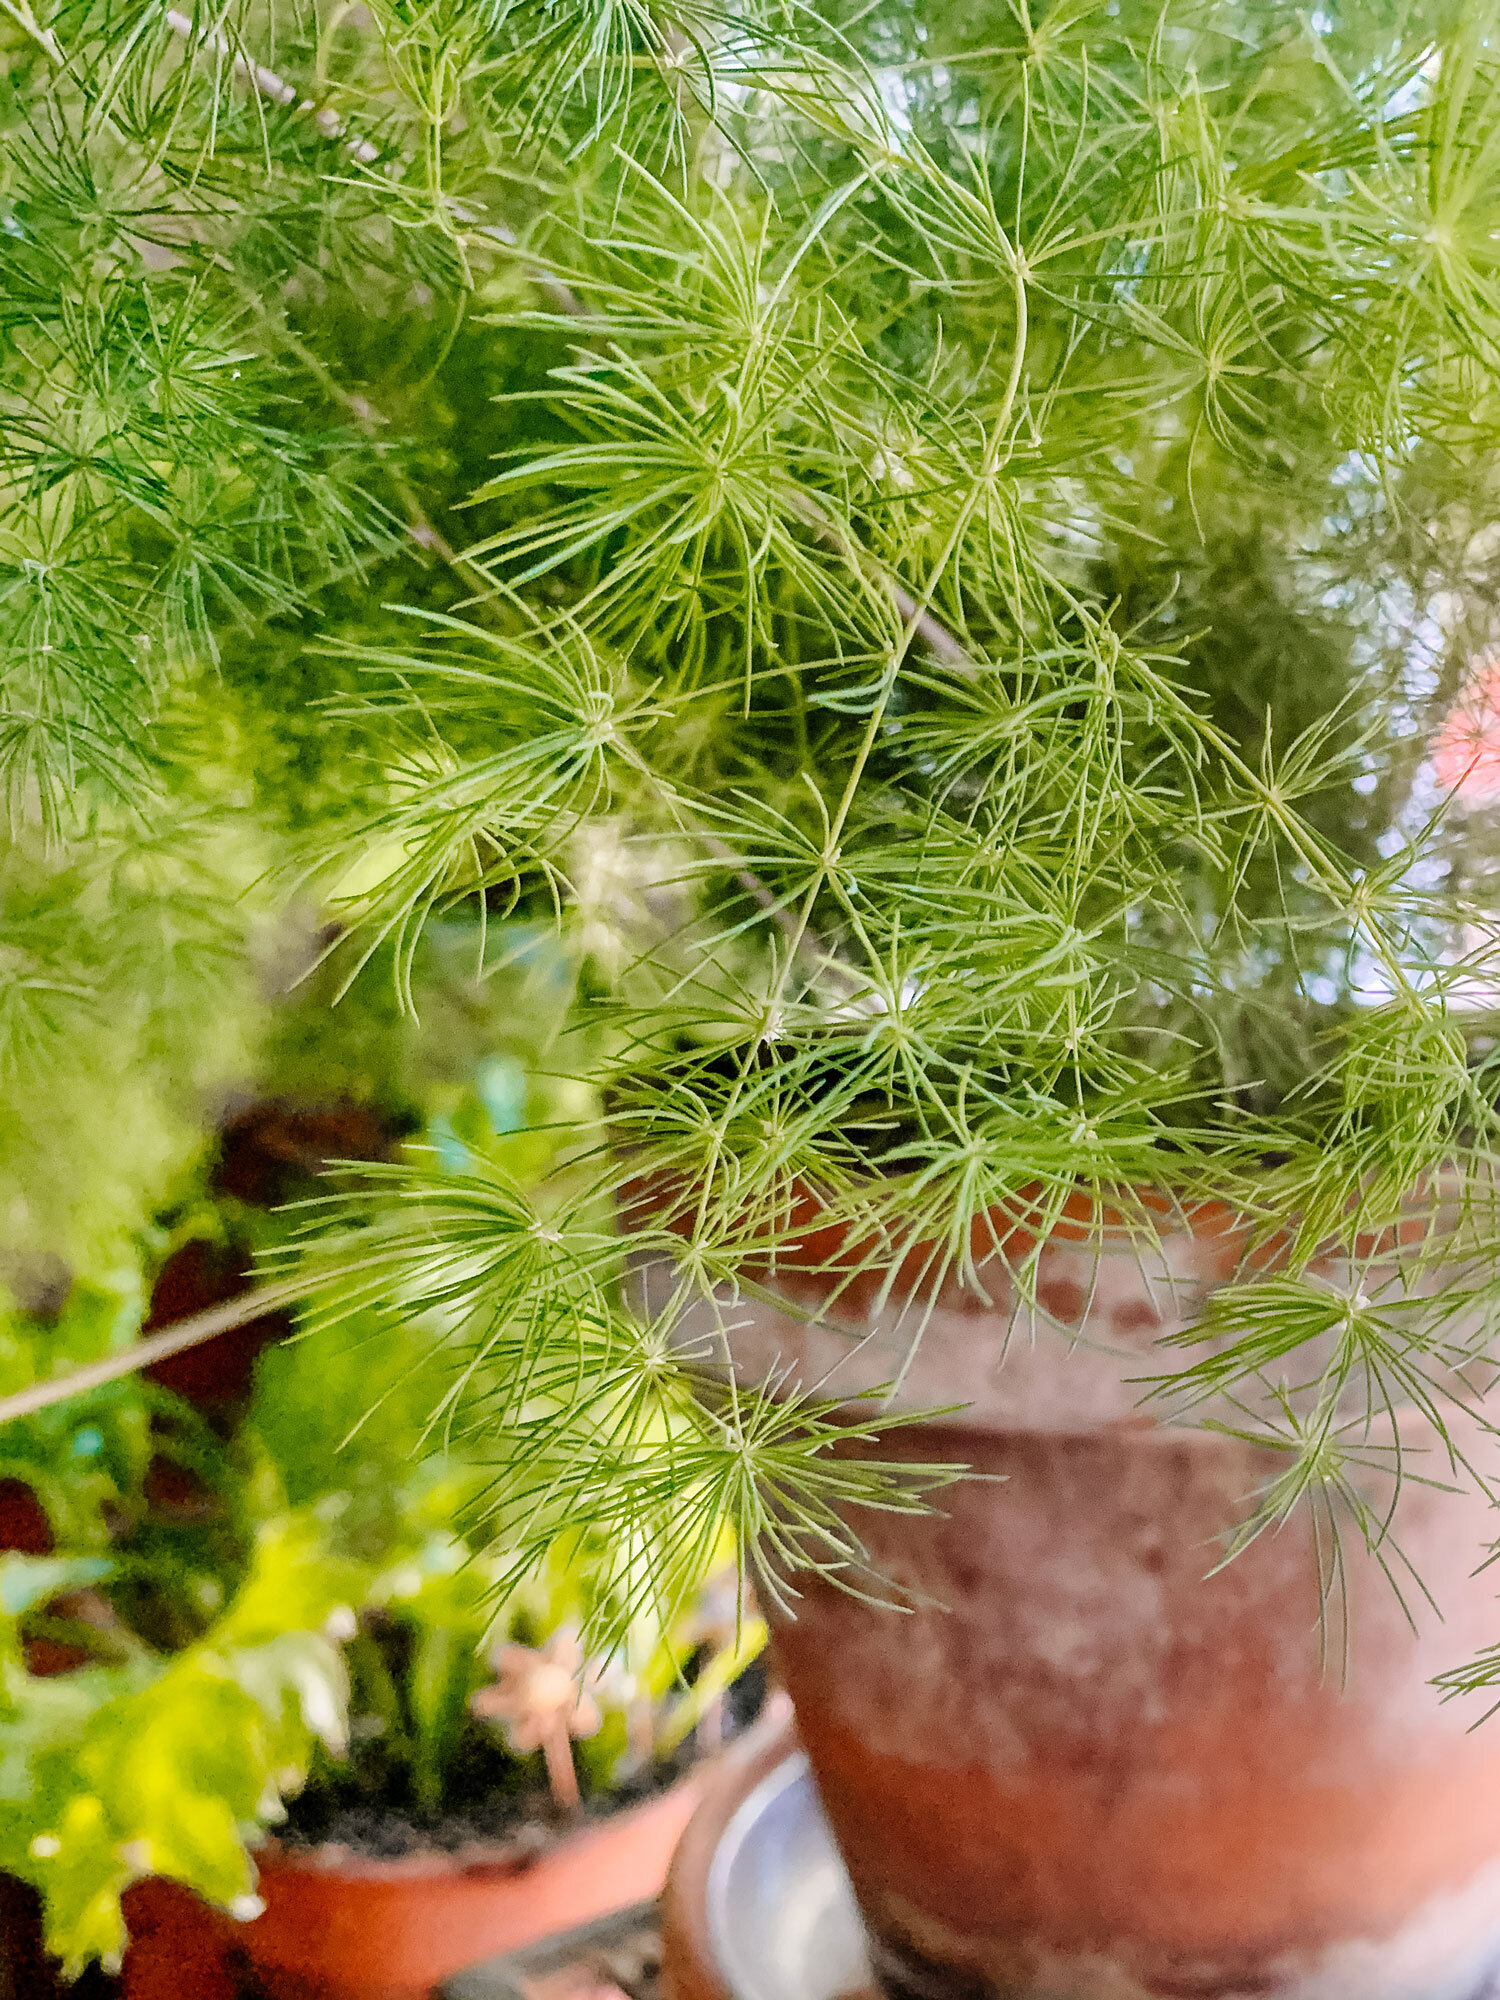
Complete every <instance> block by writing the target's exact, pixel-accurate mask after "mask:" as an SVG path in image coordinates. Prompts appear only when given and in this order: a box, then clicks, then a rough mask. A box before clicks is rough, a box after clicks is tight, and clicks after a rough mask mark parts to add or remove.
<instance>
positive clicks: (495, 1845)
mask: <svg viewBox="0 0 1500 2000" xmlns="http://www.w3.org/2000/svg"><path fill="white" fill-rule="evenodd" d="M431 1554H432V1551H431V1550H429V1551H428V1555H429V1559H430V1558H431ZM485 1584H486V1579H485V1577H484V1575H483V1572H479V1573H477V1574H476V1572H475V1571H474V1570H473V1569H472V1568H470V1569H467V1570H461V1571H454V1570H447V1569H444V1568H441V1567H440V1568H439V1569H438V1570H437V1571H436V1573H431V1572H430V1573H429V1574H427V1575H426V1576H424V1577H423V1578H422V1579H421V1582H420V1583H417V1581H416V1578H415V1577H414V1576H412V1575H407V1576H405V1577H398V1578H397V1579H396V1580H395V1583H394V1588H395V1590H396V1591H397V1592H400V1591H403V1590H404V1591H405V1592H406V1594H404V1595H394V1596H392V1597H391V1598H389V1599H388V1600H387V1601H386V1603H384V1604H383V1605H367V1606H366V1608H365V1610H364V1611H363V1612H362V1614H361V1619H360V1628H359V1631H358V1633H357V1634H356V1636H355V1637H354V1638H353V1639H352V1640H351V1641H350V1642H349V1644H348V1646H347V1648H346V1653H347V1656H348V1658H349V1660H350V1664H351V1669H352V1679H353V1690H354V1699H353V1705H352V1712H351V1744H350V1749H349V1750H348V1752H346V1753H345V1754H344V1755H343V1756H341V1757H338V1758H324V1759H322V1760H320V1762H319V1764H318V1767H317V1768H316V1770H315V1771H314V1773H313V1776H312V1778H311V1780H310V1782H309V1784H308V1785H307V1787H306V1788H305V1789H304V1790H303V1791H302V1792H301V1793H300V1794H299V1795H298V1796H297V1798H296V1799H295V1800H293V1801H291V1802H290V1805H289V1809H288V1817H287V1819H286V1821H285V1822H284V1823H283V1824H282V1825H281V1826H280V1827H278V1828H277V1829H275V1830H274V1832H273V1834H272V1837H271V1838H270V1839H269V1840H268V1841H267V1842H265V1843H263V1844H262V1846H261V1847H260V1848H259V1849H258V1850H257V1853H256V1857H255V1859H256V1867H257V1894H258V1897H259V1898H260V1900H261V1902H262V1903H263V1904H264V1910H263V1913H262V1914H261V1915H259V1916H258V1917H256V1918H255V1919H254V1921H252V1922H250V1923H247V1924H244V1925H239V1926H231V1927H230V1928H229V1929H227V1930H223V1933H222V1934H223V1935H224V1937H225V1940H226V1947H227V1959H228V1962H229V1963H230V1964H239V1965H241V1966H245V1967H248V1968H249V1969H250V1971H251V1972H252V1973H253V1975H254V1979H255V1981H256V1983H257V1985H258V1987H259V1988H260V1989H261V1990H264V1991H265V1992H267V1993H268V1994H269V1995H272V1996H275V1995H280V1994H286V1995H292V1994H299V1993H302V1992H305V1991H315V1992H318V1993H327V1994H329V1995H331V1996H332V1995H339V1994H347V1995H349V1996H351V2000H352V1996H356V1995H358V1996H361V1997H362V2000H363V1996H373V1995H376V1994H379V1995H380V1996H382V2000H385V1996H389V2000H397V1996H401V2000H418V1996H422V1995H426V1994H428V1993H429V1992H430V1991H431V1989H432V1988H433V1986H434V1985H435V1984H436V1983H437V1982H438V1981H440V1980H441V1979H443V1978H446V1977H448V1976H450V1975H452V1974H453V1973H456V1972H459V1971H461V1970H463V1969H465V1968H466V1967H468V1966H470V1965H472V1964H475V1963H477V1962H478V1961H479V1960H481V1959H483V1958H486V1957H488V1956H490V1955H492V1954H493V1953H495V1952H499V1951H505V1950H511V1949H516V1948H519V1947H521V1946H524V1945H527V1944H531V1943H534V1942H536V1941H537V1940H538V1939H540V1938H543V1937H546V1936H548V1935H550V1934H551V1933H553V1932H558V1931H566V1930H570V1929H573V1928H575V1927H576V1926H578V1925H580V1924H583V1923H586V1922H589V1921H591V1920H593V1919H595V1918H598V1917H602V1916H606V1915H609V1914H611V1913H613V1912H614V1911H616V1910H620V1909H624V1908H627V1907H629V1906H631V1905H633V1904H636V1903H640V1902H644V1901H647V1900H649V1899H650V1898H651V1897H653V1896H654V1895H656V1894H657V1892H658V1891H659V1890H660V1888H661V1885H662V1882H663V1880H664V1878H665V1875H666V1870H667V1864H668V1862H669V1860H670V1858H671V1855H672V1852H673V1850H674V1848H675V1846H676V1843H677V1840H678V1838H679V1836H680V1834H681V1832H682V1830H683V1828H684V1826H685V1825H686V1823H687V1820H688V1818H689V1817H690V1815H691V1813H692V1810H693V1808H694V1807H695V1805H696V1803H697V1800H698V1797H699V1795H700V1791H701V1783H702V1775H703V1774H702V1771H701V1769H694V1753H695V1748H696V1746H695V1740H694V1739H695V1736H696V1735H697V1732H698V1729H699V1724H700V1719H701V1718H702V1716H703V1715H704V1713H705V1711H706V1710H709V1709H710V1708H713V1707H715V1706H716V1704H720V1703H721V1702H722V1699H723V1691H724V1688H725V1684H726V1682H727V1681H729V1680H730V1679H731V1678H732V1677H733V1675H734V1673H735V1672H736V1670H738V1669H739V1668H741V1667H743V1666H744V1665H746V1664H747V1663H748V1661H749V1659H750V1658H751V1657H753V1653H754V1651H755V1649H756V1645H757V1644H758V1634H757V1633H756V1631H755V1630H754V1629H753V1627H751V1628H746V1629H744V1630H742V1631H741V1632H740V1633H738V1634H736V1632H735V1630H734V1623H733V1618H732V1617H731V1621H730V1626H729V1629H728V1631H727V1632H726V1631H713V1632H711V1633H710V1632H707V1631H705V1629H704V1628H703V1626H702V1623H701V1619H700V1617H699V1616H698V1614H697V1613H696V1612H691V1613H689V1614H688V1615H686V1616H684V1617H683V1618H681V1619H680V1620H679V1621H678V1623H677V1628H676V1629H675V1630H674V1631H673V1632H671V1633H668V1634H662V1635H660V1636H659V1637H658V1638H657V1639H656V1642H655V1644H654V1645H652V1646H650V1647H649V1648H648V1649H647V1657H645V1658H642V1657H641V1642H642V1635H641V1634H640V1633H639V1632H637V1633H636V1634H634V1635H633V1636H634V1639H635V1645H634V1646H633V1647H632V1646H630V1645H627V1648H626V1654H625V1658H627V1659H628V1658H629V1657H630V1655H631V1654H632V1653H634V1654H635V1659H636V1664H635V1667H634V1669H631V1668H629V1667H627V1666H626V1665H625V1664H624V1663H623V1661H622V1659H620V1658H617V1659H616V1660H615V1661H613V1662H612V1663H610V1664H608V1665H605V1664H603V1663H597V1662H596V1663H594V1664H593V1666H592V1667H591V1666H590V1665H589V1663H588V1662H587V1661H586V1660H585V1657H584V1654H583V1650H582V1647H581V1646H580V1644H579V1641H578V1639H577V1637H576V1629H577V1628H576V1625H575V1624H573V1623H563V1624H559V1625H551V1620H552V1618H554V1617H556V1616H558V1615H559V1614H560V1612H561V1610H562V1609H563V1608H564V1607H565V1606H566V1605H567V1603H568V1601H569V1599H570V1598H571V1599H574V1600H575V1602H576V1597H577V1579H576V1578H575V1579H571V1580H570V1579H567V1578H565V1577H564V1578H560V1579H558V1580H557V1581H555V1582H553V1583H552V1584H551V1585H550V1587H546V1588H544V1589H541V1590H538V1591H535V1592H532V1593H528V1596H529V1598H530V1603H529V1605H526V1604H521V1605H520V1606H519V1608H518V1609H517V1610H516V1612H515V1614H514V1616H513V1622H512V1623H511V1628H510V1629H511V1632H512V1634H513V1635H519V1634H520V1633H523V1632H524V1633H526V1634H527V1635H528V1636H527V1638H525V1639H523V1638H521V1637H520V1636H510V1637H503V1636H501V1637H499V1638H497V1637H495V1635H494V1634H493V1633H490V1632H488V1631H487V1627H488V1625H489V1623H490V1621H491V1619H492V1615H493V1598H492V1594H491V1593H490V1592H488V1591H487V1590H486V1588H485ZM413 1586H415V1587H413ZM559 1586H560V1587H559ZM730 1596H731V1602H732V1598H733V1592H732V1591H731V1593H730ZM515 1601H516V1600H513V1602H515ZM548 1627H550V1629H549V1630H548V1633H547V1636H546V1637H542V1636H541V1633H542V1630H543V1629H544V1628H548ZM533 1641H535V1643H533ZM685 1662H686V1663H689V1664H690V1665H691V1667H692V1669H693V1680H692V1683H691V1684H688V1683H685V1682H683V1681H682V1680H681V1678H680V1677H681V1672H682V1668H683V1665H684V1663H685ZM714 1740H715V1741H717V1733H716V1734H715V1739H714Z"/></svg>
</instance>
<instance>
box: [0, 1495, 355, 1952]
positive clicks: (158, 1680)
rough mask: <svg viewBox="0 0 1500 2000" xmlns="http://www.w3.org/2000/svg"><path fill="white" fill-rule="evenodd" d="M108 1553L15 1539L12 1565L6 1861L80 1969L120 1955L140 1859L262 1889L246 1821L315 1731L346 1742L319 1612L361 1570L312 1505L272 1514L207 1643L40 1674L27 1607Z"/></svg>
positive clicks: (295, 1778)
mask: <svg viewBox="0 0 1500 2000" xmlns="http://www.w3.org/2000/svg"><path fill="white" fill-rule="evenodd" d="M108 1567H109V1566H108V1565H107V1564H104V1563H99V1564H94V1565H90V1564H88V1563H86V1562H80V1561H79V1560H78V1559H76V1558H75V1559H73V1560H72V1561H71V1562H58V1561H54V1560H52V1559H50V1558H47V1557H29V1556H19V1555H7V1556H6V1557H4V1559H3V1576H0V1595H3V1600H4V1606H5V1611H6V1613H7V1614H8V1616H7V1620H6V1627H5V1633H4V1647H5V1650H4V1654H3V1658H0V1674H3V1701H4V1706H5V1710H6V1722H5V1751H4V1756H3V1761H0V1862H3V1865H4V1867H6V1868H7V1869H8V1870H10V1871H11V1872H12V1873H14V1874H17V1875H20V1876H23V1877H24V1878H26V1879H27V1880H29V1881H32V1882H35V1883H36V1884H37V1885H38V1887H39V1888H40V1889H41V1890H42V1892H43V1894H44V1896H45V1898H46V1904H47V1926H48V1939H49V1942H50V1943H51V1945H52V1948H53V1949H54V1950H55V1951H56V1952H57V1953H58V1954H59V1956H60V1957H61V1958H62V1959H63V1960H64V1962H65V1964H66V1965H67V1966H69V1967H71V1968H72V1969H74V1970H75V1971H76V1970H77V1968H79V1967H80V1966H82V1965H83V1964H84V1963H86V1962H87V1961H88V1960H89V1959H91V1958H96V1957H97V1958H102V1959H104V1960H105V1961H106V1962H112V1961H117V1960H118V1957H119V1954H120V1952H121V1950H122V1948H123V1945H124V1928H123V1924H122V1920H121V1916H120V1905H119V1899H120V1895H121V1893H122V1891H123V1890H124V1889H125V1888H127V1887H128V1886H129V1884H130V1883H131V1882H132V1881H135V1880H137V1879H138V1878H139V1877H140V1876H142V1875H148V1874H163V1875H170V1876H173V1877H175V1878H176V1879H177V1880H179V1881H185V1882H189V1883H191V1884H192V1885H193V1887H195V1888H196V1889H198V1890H199V1891H200V1892H201V1893H203V1894H204V1895H207V1896H211V1897H213V1898H215V1899H216V1900H218V1901H220V1902H223V1903H227V1904H230V1905H234V1904H236V1903H242V1902H243V1899H245V1898H247V1897H249V1896H250V1895H251V1894H252V1892H253V1889H254V1871H253V1868H252V1866H251V1863H250V1859H249V1857H248V1855H247V1853H246V1851H245V1833H246V1830H247V1829H251V1828H254V1827H255V1826H256V1825H257V1824H262V1825H263V1824H264V1823H265V1821H266V1820H267V1819H268V1818H274V1817H275V1816H276V1813H277V1810H278V1800H279V1796H280V1793H281V1792H282V1791H283V1790H284V1789H286V1788H287V1787H295V1786H296V1784H297V1783H298V1782H299V1780H300V1777H301V1776H302V1775H303V1774H305V1772H306V1770H307V1767H308V1765H309V1763H310V1761H311V1756H312V1749H313V1745H314V1742H315V1741H318V1740H321V1741H322V1742H323V1743H324V1744H325V1745H326V1747H327V1748H328V1749H330V1750H337V1749H338V1748H339V1747H340V1746H341V1744H342V1742H343V1730H344V1711H345V1707H346V1698H347V1691H346V1686H345V1677H344V1667H343V1661H342V1659H341V1657H340V1653H339V1648H338V1646H337V1645H336V1644H335V1643H334V1642H333V1640H332V1639H330V1638H329V1637H327V1636H326V1635H325V1634H324V1633H323V1631H322V1629H321V1628H322V1627H323V1625H324V1624H325V1623H326V1622H327V1620H328V1618H329V1616H330V1614H331V1613H333V1612H334V1611H335V1610H336V1609H337V1608H338V1607H339V1606H340V1604H341V1603H347V1600H348V1598H349V1596H350V1595H351V1594H352V1592H351V1589H350V1585H351V1583H353V1582H354V1578H353V1576H352V1575H351V1574H350V1573H349V1572H348V1570H347V1569H343V1570H341V1568H340V1566H339V1565H338V1564H337V1563H336V1562H334V1561H333V1560H332V1559H331V1558H330V1557H329V1555H328V1552H327V1550H326V1548H325V1547H324V1546H323V1537H322V1534H321V1531H320V1530H319V1528H318V1525H317V1523H316V1522H314V1521H312V1520H309V1519H298V1518H296V1517H289V1518H288V1519H287V1520H286V1521H285V1522H283V1523H281V1524H279V1525H277V1526H273V1527H268V1528H267V1529H266V1530H265V1531H264V1532H263V1534H262V1536H261V1538H260V1540H259V1543H258V1545H257V1548H256V1552H255V1559H254V1562H253V1564H252V1566H251V1568H250V1571H249V1573H248V1575H247V1577H246V1579H245V1582H244V1584H243V1586H242V1588H241V1590H240V1592H239V1593H238V1595H237V1596H236V1597H235V1599H234V1601H233V1602H232V1603H231V1605H230V1607H229V1608H228V1610H227V1611H226V1612H225V1614H224V1615H223V1617H222V1618H220V1619H219V1620H217V1621H216V1622H215V1623H214V1624H212V1625H210V1626H209V1627H208V1629H207V1631H206V1632H205V1633H204V1635H203V1637H202V1638H201V1639H200V1640H199V1641H198V1642H197V1643H196V1644H195V1645H193V1646H190V1647H188V1648H186V1649H185V1650H183V1651H182V1652H179V1653H176V1654H173V1655H170V1656H157V1655H147V1654H144V1653H142V1654H141V1655H140V1656H139V1657H137V1658H134V1659H130V1660H128V1661H126V1662H125V1663H122V1664H121V1665H118V1666H91V1667H86V1668H83V1669H81V1670H80V1671H78V1672H76V1673H73V1674H70V1675H67V1676H65V1677H64V1678H62V1679H58V1680H49V1681H37V1680H35V1679H32V1678H31V1677H30V1676H29V1675H28V1674H27V1671H26V1666H25V1663H24V1660H23V1658H22V1656H21V1653H20V1649H19V1646H18V1644H17V1638H16V1630H17V1624H16V1621H17V1616H18V1615H19V1614H20V1613H22V1612H24V1611H26V1610H29V1609H30V1608H31V1607H32V1604H33V1603H34V1602H36V1601H38V1600H40V1599H41V1598H42V1597H44V1596H47V1595H50V1594H52V1593H55V1592H57V1591H58V1590H60V1589H66V1588H68V1587H69V1586H70V1585H71V1586H73V1587H75V1588H76V1587H77V1586H79V1585H81V1584H85V1583H92V1582H97V1581H100V1580H102V1577H103V1574H104V1573H107V1570H108Z"/></svg>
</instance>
